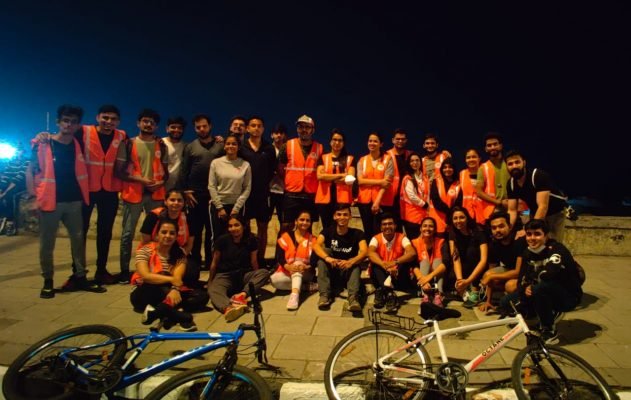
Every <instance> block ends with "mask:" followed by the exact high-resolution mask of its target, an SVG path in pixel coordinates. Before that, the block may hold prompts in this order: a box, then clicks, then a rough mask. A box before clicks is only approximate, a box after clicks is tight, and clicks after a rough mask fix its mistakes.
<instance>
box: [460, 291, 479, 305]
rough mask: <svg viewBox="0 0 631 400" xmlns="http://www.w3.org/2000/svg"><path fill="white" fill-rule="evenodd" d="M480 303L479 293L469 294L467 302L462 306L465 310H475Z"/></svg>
mask: <svg viewBox="0 0 631 400" xmlns="http://www.w3.org/2000/svg"><path fill="white" fill-rule="evenodd" d="M479 303H480V297H479V295H478V292H473V291H471V292H469V296H468V298H467V300H466V301H465V302H464V303H462V306H463V307H464V308H473V307H475V306H477V305H478V304H479Z"/></svg>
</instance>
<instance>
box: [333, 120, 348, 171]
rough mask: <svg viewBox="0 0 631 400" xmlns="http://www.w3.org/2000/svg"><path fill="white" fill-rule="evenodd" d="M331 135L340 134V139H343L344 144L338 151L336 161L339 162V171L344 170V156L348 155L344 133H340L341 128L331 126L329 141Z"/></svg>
mask: <svg viewBox="0 0 631 400" xmlns="http://www.w3.org/2000/svg"><path fill="white" fill-rule="evenodd" d="M333 135H340V136H341V137H342V140H344V142H343V143H344V145H343V146H342V150H341V151H340V156H339V157H338V158H337V162H338V163H339V164H340V171H346V158H347V156H348V151H347V150H346V135H344V133H342V130H341V129H339V128H333V130H332V131H331V135H330V136H329V141H331V140H333Z"/></svg>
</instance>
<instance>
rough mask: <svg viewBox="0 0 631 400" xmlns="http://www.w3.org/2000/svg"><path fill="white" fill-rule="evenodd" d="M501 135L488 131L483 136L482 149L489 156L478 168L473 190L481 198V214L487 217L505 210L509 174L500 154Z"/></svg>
mask: <svg viewBox="0 0 631 400" xmlns="http://www.w3.org/2000/svg"><path fill="white" fill-rule="evenodd" d="M502 148H503V145H502V136H501V135H500V134H499V133H497V132H489V133H487V134H486V135H485V136H484V151H485V152H486V154H487V155H488V156H489V159H488V161H486V162H485V163H483V164H482V165H481V166H480V169H479V170H478V179H477V182H476V185H475V192H476V194H477V195H478V197H479V198H480V199H482V215H483V216H484V219H485V220H486V219H488V218H489V216H490V215H491V214H492V213H493V212H494V211H506V209H507V208H508V192H507V191H506V184H507V183H508V179H509V178H510V175H509V174H508V169H507V168H506V163H505V162H504V157H503V155H502Z"/></svg>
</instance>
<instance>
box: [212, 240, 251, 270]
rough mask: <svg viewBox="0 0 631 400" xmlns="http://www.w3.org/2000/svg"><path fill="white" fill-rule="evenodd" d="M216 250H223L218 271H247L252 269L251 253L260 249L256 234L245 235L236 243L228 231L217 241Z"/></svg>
mask: <svg viewBox="0 0 631 400" xmlns="http://www.w3.org/2000/svg"><path fill="white" fill-rule="evenodd" d="M215 250H218V251H219V252H221V258H220V259H219V264H218V265H217V272H231V273H238V272H246V271H250V270H251V269H252V265H251V264H250V253H252V252H253V251H256V250H258V243H257V241H256V238H255V237H254V236H250V237H248V238H246V237H244V238H242V239H241V241H240V242H239V243H235V242H234V241H233V240H232V236H230V234H228V233H226V234H224V235H221V236H219V238H217V241H215Z"/></svg>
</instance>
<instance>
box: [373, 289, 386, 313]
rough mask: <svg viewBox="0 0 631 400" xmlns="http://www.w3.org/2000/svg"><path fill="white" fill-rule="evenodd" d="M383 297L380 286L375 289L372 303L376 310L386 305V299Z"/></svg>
mask: <svg viewBox="0 0 631 400" xmlns="http://www.w3.org/2000/svg"><path fill="white" fill-rule="evenodd" d="M384 297H385V296H384V292H383V289H382V288H379V289H377V290H375V303H374V304H373V307H374V308H376V309H377V310H380V309H382V308H383V307H384V306H385V305H386V299H385V298H384Z"/></svg>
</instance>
